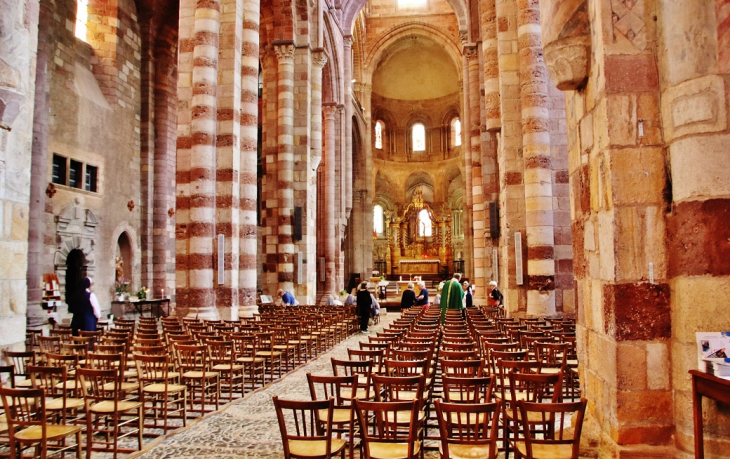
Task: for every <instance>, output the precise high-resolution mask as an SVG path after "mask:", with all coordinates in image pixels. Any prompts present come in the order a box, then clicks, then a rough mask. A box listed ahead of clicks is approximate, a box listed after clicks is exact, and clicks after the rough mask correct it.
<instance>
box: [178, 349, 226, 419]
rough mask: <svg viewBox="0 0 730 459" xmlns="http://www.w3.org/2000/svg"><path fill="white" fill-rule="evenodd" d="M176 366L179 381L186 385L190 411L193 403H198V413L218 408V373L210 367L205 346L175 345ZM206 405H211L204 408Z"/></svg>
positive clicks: (219, 388)
mask: <svg viewBox="0 0 730 459" xmlns="http://www.w3.org/2000/svg"><path fill="white" fill-rule="evenodd" d="M175 354H176V357H177V366H178V369H179V371H180V373H181V382H182V383H183V384H185V385H186V386H188V400H189V401H190V411H195V410H194V405H195V403H200V415H201V416H202V415H204V414H205V412H206V411H215V410H216V409H218V400H219V398H220V391H221V386H220V373H219V372H217V371H213V370H212V369H211V367H212V365H211V362H210V356H209V354H208V352H207V349H206V347H205V346H197V345H191V346H187V345H181V344H176V345H175ZM206 405H213V408H212V409H209V410H206V408H205V407H206Z"/></svg>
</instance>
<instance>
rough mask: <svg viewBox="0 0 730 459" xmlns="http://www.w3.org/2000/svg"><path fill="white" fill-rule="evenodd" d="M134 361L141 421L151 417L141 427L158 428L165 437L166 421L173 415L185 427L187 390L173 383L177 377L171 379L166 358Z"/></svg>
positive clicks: (161, 356) (146, 357)
mask: <svg viewBox="0 0 730 459" xmlns="http://www.w3.org/2000/svg"><path fill="white" fill-rule="evenodd" d="M134 357H135V358H134V362H135V364H136V365H137V374H138V375H139V376H138V379H139V394H140V402H141V403H142V407H143V410H144V413H145V419H149V418H150V416H149V415H148V414H151V417H152V420H153V423H152V424H145V427H152V428H160V427H161V428H162V429H163V430H164V434H167V430H168V429H169V428H170V425H169V423H168V418H169V417H170V416H171V415H175V414H177V415H179V416H180V417H181V418H182V424H183V427H184V426H186V425H187V422H186V419H187V411H186V410H187V401H188V400H187V386H185V385H183V384H176V383H175V382H174V380H175V379H177V375H179V373H178V374H176V375H172V376H171V373H172V372H170V358H169V356H167V355H144V354H136V355H135V356H134ZM159 420H162V425H159V424H158V421H159Z"/></svg>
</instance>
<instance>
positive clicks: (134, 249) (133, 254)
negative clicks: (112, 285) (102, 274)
mask: <svg viewBox="0 0 730 459" xmlns="http://www.w3.org/2000/svg"><path fill="white" fill-rule="evenodd" d="M123 235H126V238H127V240H128V242H129V258H130V263H129V265H128V268H127V267H126V266H125V278H126V280H128V281H129V282H130V285H135V286H138V285H137V283H138V282H139V275H140V272H139V264H140V257H141V251H140V249H139V244H138V243H137V240H138V237H137V231H136V230H135V229H134V228H133V227H132V226H131V225H130V224H129V222H126V221H124V222H121V223H119V224H118V225H117V227H116V228H114V232H113V233H112V237H111V239H110V240H109V244H110V246H109V247H107V250H106V251H105V253H113V254H116V253H117V246H118V244H119V239H120V238H122V237H123ZM114 258H115V257H109V262H108V263H109V268H110V270H109V272H112V273H113V272H115V268H116V265H115V263H116V261H115V259H114ZM125 264H126V260H125ZM127 275H128V276H129V277H126V276H127ZM139 287H141V286H139ZM171 293H172V292H171Z"/></svg>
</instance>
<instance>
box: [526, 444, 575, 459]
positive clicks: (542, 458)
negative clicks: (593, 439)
mask: <svg viewBox="0 0 730 459" xmlns="http://www.w3.org/2000/svg"><path fill="white" fill-rule="evenodd" d="M515 446H517V450H518V451H519V452H520V454H521V455H523V456H524V457H527V446H526V445H525V442H524V441H518V442H515ZM572 455H573V445H541V444H536V445H532V456H533V457H535V458H536V459H563V458H568V457H572Z"/></svg>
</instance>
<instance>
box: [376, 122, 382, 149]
mask: <svg viewBox="0 0 730 459" xmlns="http://www.w3.org/2000/svg"><path fill="white" fill-rule="evenodd" d="M383 127H384V125H383V122H382V121H378V122H376V123H375V148H377V149H378V150H382V149H383Z"/></svg>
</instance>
